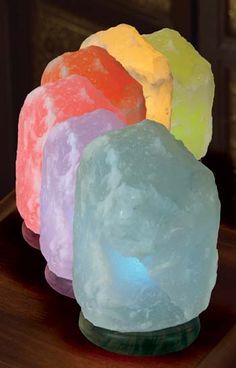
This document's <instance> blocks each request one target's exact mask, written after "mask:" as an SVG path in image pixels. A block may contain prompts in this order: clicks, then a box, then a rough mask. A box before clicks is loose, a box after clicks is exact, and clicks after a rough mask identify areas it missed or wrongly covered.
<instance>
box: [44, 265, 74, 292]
mask: <svg viewBox="0 0 236 368" xmlns="http://www.w3.org/2000/svg"><path fill="white" fill-rule="evenodd" d="M44 275H45V279H46V281H47V283H48V284H49V285H50V286H51V288H53V289H54V290H55V291H57V292H58V293H60V294H62V295H65V296H68V297H69V298H75V296H74V291H73V287H72V280H68V279H64V278H63V277H59V276H57V275H56V274H55V273H54V272H52V271H50V269H49V268H48V266H46V268H45V271H44Z"/></svg>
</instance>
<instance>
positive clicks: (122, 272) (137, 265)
mask: <svg viewBox="0 0 236 368" xmlns="http://www.w3.org/2000/svg"><path fill="white" fill-rule="evenodd" d="M109 259H110V262H111V267H112V273H113V274H114V275H115V277H116V278H118V279H119V280H123V281H128V282H129V283H130V282H132V281H133V282H135V283H142V284H143V283H146V282H148V283H150V282H152V281H151V280H150V277H149V274H148V271H147V269H146V267H145V266H144V265H143V264H142V262H140V261H139V260H138V258H136V257H125V256H122V255H121V254H120V253H119V252H117V251H116V250H114V249H112V248H109Z"/></svg>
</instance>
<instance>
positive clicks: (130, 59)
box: [81, 24, 172, 127]
mask: <svg viewBox="0 0 236 368" xmlns="http://www.w3.org/2000/svg"><path fill="white" fill-rule="evenodd" d="M91 45H96V46H101V47H103V48H105V49H106V50H107V51H108V52H109V54H111V55H112V56H113V57H114V58H115V59H117V60H118V61H119V62H120V63H121V64H122V65H123V67H124V68H125V69H126V70H127V71H128V72H129V73H130V75H132V77H133V78H135V79H136V80H137V81H138V82H140V83H141V84H142V86H143V93H144V97H145V100H146V108H147V118H149V119H153V120H155V121H158V122H160V123H162V124H164V125H165V126H166V127H170V115H171V95H172V77H171V73H170V68H169V64H168V61H167V59H166V57H165V56H164V55H162V54H161V53H160V52H158V51H156V50H155V49H154V48H153V47H152V46H151V45H150V43H149V42H147V41H146V40H145V39H144V38H143V37H142V36H141V35H140V34H139V33H138V32H137V30H136V29H135V28H134V27H132V26H129V25H127V24H120V25H118V26H116V27H111V28H109V29H107V30H106V31H100V32H97V33H95V34H93V35H91V36H89V37H88V38H87V39H86V40H85V41H84V42H83V43H82V45H81V48H84V47H87V46H91Z"/></svg>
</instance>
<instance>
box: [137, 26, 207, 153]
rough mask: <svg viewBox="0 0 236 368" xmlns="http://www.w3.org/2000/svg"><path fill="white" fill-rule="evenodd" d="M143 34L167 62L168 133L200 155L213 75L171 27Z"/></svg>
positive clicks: (205, 61)
mask: <svg viewBox="0 0 236 368" xmlns="http://www.w3.org/2000/svg"><path fill="white" fill-rule="evenodd" d="M144 37H145V39H146V40H147V41H148V42H150V44H151V45H152V46H153V47H154V48H155V49H156V50H158V51H160V52H161V53H162V54H163V55H165V56H166V57H167V59H168V61H169V63H170V67H171V72H172V75H173V82H174V84H173V106H172V117H171V133H172V134H173V135H174V136H175V137H176V138H177V139H181V140H182V142H183V143H184V144H185V146H186V147H187V148H188V149H189V151H190V152H192V153H193V154H194V156H195V157H196V158H197V159H200V158H201V157H203V156H204V155H205V154H206V151H207V148H208V145H209V143H210V141H211V137H212V114H211V110H212V104H213V98H214V78H213V74H212V71H211V66H210V64H209V63H208V62H207V60H205V59H204V58H203V57H202V56H201V55H200V54H199V53H198V52H197V50H195V48H194V47H193V46H192V45H191V43H189V42H187V40H185V39H184V38H183V37H181V35H180V34H179V33H178V32H177V31H174V30H173V29H168V28H165V29H162V30H160V31H158V32H154V33H152V34H150V35H144Z"/></svg>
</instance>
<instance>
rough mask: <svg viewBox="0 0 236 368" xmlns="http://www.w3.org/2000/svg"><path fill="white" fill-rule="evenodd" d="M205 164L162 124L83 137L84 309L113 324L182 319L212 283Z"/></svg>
mask: <svg viewBox="0 0 236 368" xmlns="http://www.w3.org/2000/svg"><path fill="white" fill-rule="evenodd" d="M219 218H220V202H219V199H218V193H217V188H216V185H215V180H214V176H213V174H212V172H211V171H210V170H209V169H208V168H206V167H205V166H204V165H203V164H202V163H201V162H199V161H197V160H196V159H195V158H194V156H193V155H192V154H191V153H190V152H189V151H188V150H187V149H186V148H185V147H184V145H183V143H182V142H180V141H177V140H176V139H175V138H174V137H173V136H172V134H170V133H169V131H168V130H167V129H166V128H165V127H164V126H163V125H161V124H158V123H154V122H151V121H148V120H146V121H143V122H141V123H139V124H137V125H133V126H130V127H126V128H124V129H122V130H119V131H114V132H111V133H107V134H105V135H104V136H102V137H99V138H96V139H95V140H94V141H93V142H91V143H90V144H88V145H87V147H86V148H85V150H84V152H83V157H82V159H81V161H80V167H79V170H78V171H77V183H76V192H75V212H74V266H73V287H74V292H75V296H76V298H77V300H78V302H79V304H80V305H81V308H82V312H83V315H84V317H85V318H86V319H87V320H89V321H90V322H91V323H93V324H94V325H95V326H98V327H102V328H105V329H109V330H115V331H120V332H135V331H154V330H160V329H164V328H168V327H171V326H176V325H180V324H183V323H185V322H187V321H190V320H192V319H193V318H195V317H196V316H198V315H199V313H201V312H202V311H203V310H204V309H206V307H207V305H208V303H209V299H210V295H211V291H212V289H213V287H214V284H215V281H216V271H217V260H218V253H217V248H216V242H217V233H218V227H219Z"/></svg>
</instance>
